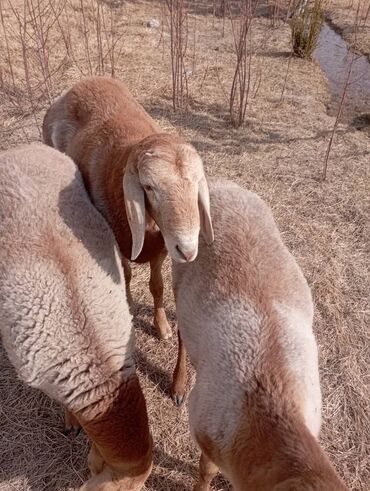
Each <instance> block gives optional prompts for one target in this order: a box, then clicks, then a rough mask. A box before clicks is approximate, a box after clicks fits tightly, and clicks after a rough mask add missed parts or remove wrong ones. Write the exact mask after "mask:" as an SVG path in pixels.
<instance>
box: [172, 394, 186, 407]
mask: <svg viewBox="0 0 370 491" xmlns="http://www.w3.org/2000/svg"><path fill="white" fill-rule="evenodd" d="M171 399H172V400H173V402H174V404H175V406H176V407H181V406H182V405H183V403H184V401H185V395H184V394H171Z"/></svg>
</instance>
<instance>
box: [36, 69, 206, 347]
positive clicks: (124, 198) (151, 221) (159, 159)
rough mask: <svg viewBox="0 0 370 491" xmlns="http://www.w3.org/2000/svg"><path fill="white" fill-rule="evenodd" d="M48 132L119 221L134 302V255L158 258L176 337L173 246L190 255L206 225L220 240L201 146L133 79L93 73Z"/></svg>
mask: <svg viewBox="0 0 370 491" xmlns="http://www.w3.org/2000/svg"><path fill="white" fill-rule="evenodd" d="M43 137H44V141H45V143H47V144H48V145H50V146H53V147H55V148H57V149H58V150H61V151H62V152H64V153H66V154H67V155H69V156H70V157H71V158H72V159H73V160H74V161H75V163H76V164H77V165H78V166H79V168H80V170H81V173H82V175H83V178H84V181H85V184H86V187H87V189H88V191H89V194H90V197H91V199H92V201H93V203H94V205H95V206H96V207H97V209H98V210H99V211H100V212H101V213H102V215H103V216H104V217H105V218H106V220H107V221H108V223H109V224H110V226H111V227H112V229H113V232H114V234H115V236H116V240H117V242H118V245H119V248H120V250H121V253H122V255H123V256H124V260H123V266H124V272H125V277H126V288H127V290H126V291H127V298H128V301H129V303H130V304H131V303H132V297H131V293H130V280H131V268H130V265H129V262H128V259H131V260H135V261H137V262H139V263H145V262H150V268H151V274H150V282H149V287H150V291H151V293H152V295H153V298H154V325H155V327H156V328H157V331H158V334H159V337H161V338H163V339H166V338H168V337H170V336H171V329H170V326H169V324H168V321H167V318H166V314H165V311H164V307H163V278H162V274H161V268H162V264H163V261H164V259H165V257H166V254H167V251H168V252H169V254H170V256H171V258H172V259H173V260H175V261H177V262H181V263H182V262H190V261H193V260H194V259H195V257H196V255H197V251H198V236H199V231H200V230H201V232H202V233H203V235H204V238H205V240H206V242H207V243H211V242H212V240H213V231H212V224H211V220H210V214H209V194H208V187H207V181H206V179H205V175H204V171H203V164H202V161H201V158H200V157H199V155H198V153H197V152H196V150H195V149H194V148H193V147H192V146H191V145H189V144H188V143H185V141H183V140H182V139H181V138H180V137H178V136H175V135H170V134H166V133H161V132H160V129H159V127H158V126H157V124H156V123H155V122H154V121H153V119H152V118H151V117H150V116H149V115H148V114H147V113H146V112H145V111H144V109H143V108H142V106H140V104H138V102H136V100H135V99H134V98H133V96H132V95H131V93H130V92H129V91H128V89H127V88H126V87H125V85H124V84H123V83H121V82H119V81H118V80H114V79H111V78H106V77H93V78H88V79H85V80H83V81H81V82H79V83H77V84H76V85H75V86H74V87H72V88H71V89H70V90H68V91H67V92H66V93H65V94H63V95H62V96H60V97H59V98H58V99H57V100H56V101H55V103H54V104H53V105H52V106H51V107H50V108H49V110H48V111H47V113H46V115H45V118H44V123H43Z"/></svg>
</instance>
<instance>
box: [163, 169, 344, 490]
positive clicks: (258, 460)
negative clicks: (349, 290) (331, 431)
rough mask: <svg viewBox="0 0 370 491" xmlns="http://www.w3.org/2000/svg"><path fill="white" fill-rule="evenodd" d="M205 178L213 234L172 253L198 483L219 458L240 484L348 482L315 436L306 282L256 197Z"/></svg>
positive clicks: (177, 381) (313, 486)
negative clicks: (183, 252)
mask: <svg viewBox="0 0 370 491" xmlns="http://www.w3.org/2000/svg"><path fill="white" fill-rule="evenodd" d="M208 185H209V191H210V199H211V213H212V222H213V228H214V234H215V240H214V243H213V244H212V246H207V245H206V244H205V243H204V241H202V240H200V243H199V252H198V256H197V259H196V260H195V261H194V262H192V263H191V264H187V265H183V264H177V263H176V262H173V263H172V270H173V273H172V274H173V289H174V295H175V300H176V311H177V317H178V327H179V333H180V350H179V358H178V361H177V365H176V369H175V372H174V378H173V386H172V394H173V397H174V399H175V401H177V403H181V402H182V400H183V396H184V390H185V382H186V366H185V357H186V351H188V353H189V357H190V361H191V362H192V364H193V366H194V368H195V370H196V382H195V385H194V387H193V389H192V391H191V394H190V396H189V424H190V430H191V433H192V436H193V438H194V439H195V441H196V442H197V444H198V445H199V447H200V449H201V452H202V453H201V458H200V472H199V480H198V482H197V484H196V485H195V487H194V490H197V491H207V490H209V489H210V483H211V480H212V478H213V477H214V475H215V474H216V472H217V470H218V469H220V470H221V471H222V472H223V473H224V474H225V476H226V477H227V478H228V479H229V480H230V482H231V484H232V486H233V489H235V490H236V491H241V490H253V491H259V490H260V491H268V490H274V491H278V490H281V491H282V490H284V491H286V490H292V491H293V490H297V491H298V490H312V491H313V490H315V491H320V490H321V491H324V490H325V491H329V490H331V491H339V490H345V489H346V487H345V486H344V484H343V483H342V482H341V481H340V479H339V477H337V475H336V473H335V471H334V469H333V468H332V466H331V464H330V462H329V460H328V458H327V457H326V456H325V454H324V452H323V450H322V449H321V448H320V446H319V443H318V441H317V437H318V434H319V430H320V417H321V416H320V413H321V392H320V383H319V374H318V360H317V357H318V356H317V346H316V342H315V338H314V335H313V332H312V319H313V306H312V300H311V294H310V289H309V287H308V285H307V282H306V280H305V278H304V276H303V274H302V272H301V270H300V269H299V267H298V265H297V263H296V262H295V260H294V258H293V257H292V255H291V254H290V253H289V252H288V250H287V248H286V247H285V245H284V244H283V242H282V240H281V237H280V234H279V231H278V229H277V227H276V225H275V223H274V220H273V218H272V215H271V212H270V210H269V209H268V207H267V206H266V205H265V204H264V202H263V201H262V200H261V199H260V198H258V197H257V196H256V195H255V194H253V193H251V192H248V191H246V190H243V189H242V188H240V187H239V186H238V185H236V184H233V183H230V182H227V181H224V180H222V179H216V180H212V181H209V182H208ZM182 341H183V343H184V344H182ZM185 348H186V351H185Z"/></svg>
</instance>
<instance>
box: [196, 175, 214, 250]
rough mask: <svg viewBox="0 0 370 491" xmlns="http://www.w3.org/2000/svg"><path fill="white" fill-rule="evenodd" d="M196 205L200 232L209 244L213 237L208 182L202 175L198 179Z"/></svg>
mask: <svg viewBox="0 0 370 491" xmlns="http://www.w3.org/2000/svg"><path fill="white" fill-rule="evenodd" d="M198 205H199V217H200V232H201V234H202V235H203V238H204V240H205V241H206V244H207V245H210V244H212V242H213V241H214V238H215V237H214V233H213V227H212V220H211V213H210V204H209V191H208V184H207V181H206V178H205V177H204V176H203V177H202V179H201V180H200V181H199V191H198Z"/></svg>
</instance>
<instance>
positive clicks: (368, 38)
mask: <svg viewBox="0 0 370 491" xmlns="http://www.w3.org/2000/svg"><path fill="white" fill-rule="evenodd" d="M357 7H358V1H355V0H328V2H327V9H326V10H327V14H328V17H329V20H330V23H331V25H332V26H333V27H334V29H335V30H336V31H338V32H339V33H340V34H341V35H342V36H343V37H344V39H345V40H346V41H347V42H348V43H349V44H350V45H351V46H355V47H356V49H357V50H358V51H360V52H361V53H363V54H364V55H366V56H367V57H368V58H369V61H370V1H369V0H361V1H360V12H359V29H358V32H357V39H355V38H356V32H355V29H354V25H355V19H356V11H357Z"/></svg>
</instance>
